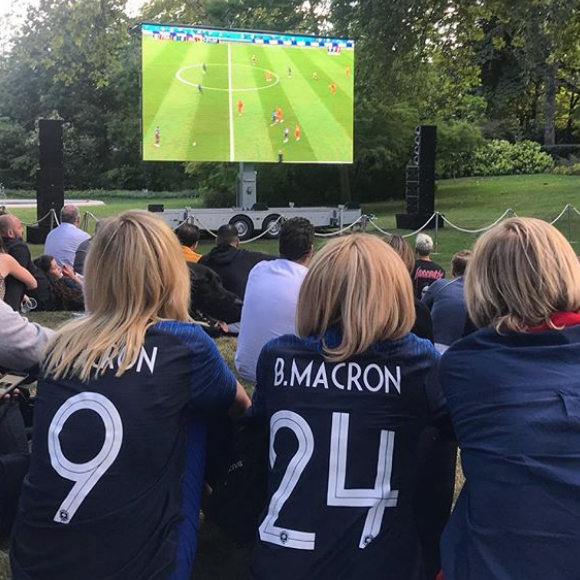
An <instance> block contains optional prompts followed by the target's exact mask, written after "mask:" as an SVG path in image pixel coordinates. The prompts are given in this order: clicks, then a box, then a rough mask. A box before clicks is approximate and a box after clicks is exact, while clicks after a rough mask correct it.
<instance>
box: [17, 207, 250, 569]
mask: <svg viewBox="0 0 580 580" xmlns="http://www.w3.org/2000/svg"><path fill="white" fill-rule="evenodd" d="M85 276H86V278H85V291H86V300H87V311H88V314H87V316H85V317H82V318H79V319H76V320H73V321H70V322H68V323H66V324H65V325H64V326H63V327H61V329H60V330H59V331H58V332H57V333H56V335H55V336H54V337H53V338H52V340H51V341H50V343H49V345H48V347H47V355H46V359H45V361H44V365H43V377H42V378H41V380H40V381H39V383H38V395H37V400H36V405H35V415H34V434H33V440H34V442H35V444H34V445H33V447H32V458H31V464H30V471H29V472H28V475H27V476H26V480H25V483H24V488H23V492H22V498H21V502H20V511H19V514H18V518H17V521H16V524H15V526H14V532H13V535H12V545H11V549H10V561H11V566H12V573H13V577H14V578H29V579H31V580H44V579H49V578H58V579H59V580H78V579H79V578H88V577H90V578H101V579H102V578H107V579H108V580H146V579H151V580H152V579H153V578H155V579H156V580H164V579H167V580H169V579H171V580H189V579H190V578H191V573H192V566H193V561H194V556H195V551H196V547H197V527H198V518H199V506H200V497H201V493H202V484H203V477H204V467H205V450H206V444H205V434H206V423H207V420H208V418H209V417H214V416H218V417H219V416H222V415H225V414H227V413H228V412H229V413H230V415H231V416H232V417H237V416H240V415H241V414H242V413H244V411H245V410H246V408H247V407H248V406H249V400H248V397H247V395H246V394H245V392H244V390H243V388H242V387H241V385H239V384H238V383H236V379H235V377H234V376H233V375H232V373H231V372H230V371H229V370H228V368H227V366H226V364H225V362H224V361H223V359H222V358H221V356H220V354H219V352H218V350H217V348H216V346H215V344H214V342H213V341H212V340H211V339H210V338H209V337H207V336H206V334H205V333H204V332H203V331H201V330H200V328H199V326H197V325H195V324H191V322H190V318H189V314H188V311H187V304H188V301H189V294H190V289H189V272H188V271H187V266H186V264H185V261H184V260H183V259H182V257H181V251H180V248H179V244H178V242H177V239H176V238H175V235H174V233H173V232H172V231H171V229H170V228H169V226H167V224H165V223H164V222H163V221H162V220H161V219H160V218H158V217H156V216H154V215H152V214H149V213H146V212H138V211H130V212H125V213H123V214H121V215H119V216H118V217H115V218H111V219H108V220H106V223H105V224H103V226H102V227H101V230H100V231H99V233H98V234H97V235H96V236H95V239H94V241H93V243H92V247H91V251H90V252H89V255H88V257H87V262H86V266H85ZM120 288H121V289H122V292H120V291H119V289H120ZM79 466H80V467H82V468H83V469H79ZM73 469H74V471H73ZM79 473H80V475H79ZM87 474H89V475H90V476H91V478H90V479H89V478H88V475H87ZM80 478H81V479H80ZM82 478H84V479H82ZM79 482H80V483H79ZM75 486H76V487H75ZM89 546H90V549H88V547H89Z"/></svg>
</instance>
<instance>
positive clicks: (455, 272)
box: [451, 250, 471, 278]
mask: <svg viewBox="0 0 580 580" xmlns="http://www.w3.org/2000/svg"><path fill="white" fill-rule="evenodd" d="M469 260H471V250H460V251H459V252H457V254H455V255H454V256H453V258H451V275H452V276H453V277H454V278H459V277H460V276H463V275H465V270H466V269H467V264H469Z"/></svg>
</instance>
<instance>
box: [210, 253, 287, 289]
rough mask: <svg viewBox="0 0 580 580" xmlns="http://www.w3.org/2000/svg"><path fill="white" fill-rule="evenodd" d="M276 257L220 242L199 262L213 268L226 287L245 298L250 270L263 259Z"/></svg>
mask: <svg viewBox="0 0 580 580" xmlns="http://www.w3.org/2000/svg"><path fill="white" fill-rule="evenodd" d="M275 259H276V257H275V256H269V255H268V254H263V253H262V252H250V251H248V250H242V249H240V248H234V247H233V246H230V245H229V244H220V245H219V246H216V247H215V248H213V250H212V251H211V252H209V254H205V255H204V256H203V258H202V259H201V260H200V261H199V263H200V264H202V265H203V266H207V267H208V268H211V269H212V270H213V271H214V272H215V273H216V274H218V275H219V277H220V278H221V279H222V282H223V285H224V288H225V289H226V290H229V291H230V292H233V293H234V294H236V295H237V296H238V297H239V298H240V299H241V300H243V299H244V293H245V292H246V284H247V282H248V276H249V274H250V270H251V269H252V268H253V267H254V266H255V265H256V264H257V263H258V262H261V261H262V260H275Z"/></svg>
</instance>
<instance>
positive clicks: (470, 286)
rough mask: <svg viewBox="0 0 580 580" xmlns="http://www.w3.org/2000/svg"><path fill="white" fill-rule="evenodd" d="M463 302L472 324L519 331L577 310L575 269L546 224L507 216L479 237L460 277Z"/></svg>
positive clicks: (578, 269) (579, 275) (579, 279)
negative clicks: (563, 313) (557, 314)
mask: <svg viewBox="0 0 580 580" xmlns="http://www.w3.org/2000/svg"><path fill="white" fill-rule="evenodd" d="M465 299H466V303H467V308H468V310H469V315H470V316H471V319H472V320H473V322H474V323H475V324H476V326H478V327H480V328H483V327H488V326H491V327H494V328H495V329H496V330H498V331H502V330H515V331H518V332H525V331H526V330H527V329H528V328H529V327H531V326H536V325H539V324H544V323H545V324H548V325H549V326H551V327H553V325H552V323H551V321H550V316H551V315H552V314H553V313H555V312H560V311H566V312H579V311H580V265H579V264H578V260H577V259H576V256H575V254H574V251H573V250H572V247H571V246H570V244H569V243H568V242H567V241H566V238H564V236H563V235H562V234H561V233H560V232H559V231H558V230H557V229H556V228H555V227H554V226H551V225H550V224H548V223H546V222H543V221H541V220H537V219H532V218H511V219H508V220H506V221H504V222H502V223H501V224H499V225H497V226H495V227H494V228H493V229H491V230H490V231H489V232H487V233H486V234H484V235H483V236H482V237H481V238H479V240H478V241H477V243H476V244H475V248H474V250H473V256H472V258H471V261H470V263H469V267H468V268H467V273H466V276H465Z"/></svg>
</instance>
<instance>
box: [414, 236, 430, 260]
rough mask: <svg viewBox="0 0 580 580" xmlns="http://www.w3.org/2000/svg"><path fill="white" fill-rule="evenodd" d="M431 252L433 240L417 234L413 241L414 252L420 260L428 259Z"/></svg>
mask: <svg viewBox="0 0 580 580" xmlns="http://www.w3.org/2000/svg"><path fill="white" fill-rule="evenodd" d="M432 251H433V239H432V238H431V236H429V235H427V234H419V235H417V238H416V239H415V252H417V255H418V256H419V257H420V258H428V257H429V256H430V255H431V252H432Z"/></svg>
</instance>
